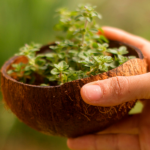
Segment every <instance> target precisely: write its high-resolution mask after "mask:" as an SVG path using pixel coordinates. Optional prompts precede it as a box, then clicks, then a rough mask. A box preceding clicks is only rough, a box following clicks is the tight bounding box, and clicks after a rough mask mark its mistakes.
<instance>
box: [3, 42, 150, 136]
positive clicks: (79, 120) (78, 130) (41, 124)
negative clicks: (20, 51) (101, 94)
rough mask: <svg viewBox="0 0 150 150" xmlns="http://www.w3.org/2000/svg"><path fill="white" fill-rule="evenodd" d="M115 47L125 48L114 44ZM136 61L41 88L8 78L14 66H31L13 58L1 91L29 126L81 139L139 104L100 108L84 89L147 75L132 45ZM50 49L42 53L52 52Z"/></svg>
mask: <svg viewBox="0 0 150 150" xmlns="http://www.w3.org/2000/svg"><path fill="white" fill-rule="evenodd" d="M110 45H111V47H118V46H120V45H125V44H124V43H121V42H116V41H111V43H110ZM126 46H127V48H128V50H129V51H130V53H129V55H132V54H134V55H136V56H137V57H139V58H136V59H132V60H129V61H127V62H126V63H124V64H123V65H121V66H119V67H117V68H115V69H113V70H110V71H108V72H105V73H102V74H98V75H96V76H92V77H89V78H84V79H81V80H75V81H72V82H68V83H65V84H63V85H61V86H47V87H41V86H36V85H29V84H24V83H21V82H18V81H16V80H15V79H13V78H11V77H10V76H9V75H7V70H8V69H10V67H11V64H12V63H14V62H15V63H16V62H27V59H26V58H25V57H23V56H19V57H18V56H17V57H12V58H11V59H9V60H8V61H7V62H6V63H5V64H4V65H3V67H2V69H1V74H2V75H1V87H2V94H3V99H4V102H5V103H6V105H7V107H8V108H10V109H11V111H12V112H13V113H14V114H15V115H16V116H17V117H18V118H19V119H20V120H21V121H22V122H24V123H25V124H27V125H28V126H30V127H32V128H34V129H36V130H38V131H40V132H42V133H45V134H50V135H57V136H65V137H77V136H81V135H85V134H91V133H95V132H98V131H101V130H103V129H105V128H106V127H108V126H110V125H112V124H113V123H115V122H117V121H119V120H120V119H122V118H124V117H125V116H127V115H128V112H129V110H130V109H131V108H132V107H133V106H134V105H135V102H136V100H134V101H130V102H126V103H123V104H121V105H117V106H114V107H96V106H91V105H89V104H86V103H85V102H84V101H83V100H82V98H81V96H80V89H81V87H82V86H83V85H84V84H86V83H89V82H92V81H97V80H104V79H108V78H111V77H115V76H133V75H139V74H144V73H146V72H147V64H146V61H145V60H144V59H143V55H142V53H141V52H140V51H139V50H138V49H136V48H134V47H132V46H129V45H126ZM48 47H49V46H48V45H47V46H44V47H42V48H41V51H45V50H47V49H48Z"/></svg>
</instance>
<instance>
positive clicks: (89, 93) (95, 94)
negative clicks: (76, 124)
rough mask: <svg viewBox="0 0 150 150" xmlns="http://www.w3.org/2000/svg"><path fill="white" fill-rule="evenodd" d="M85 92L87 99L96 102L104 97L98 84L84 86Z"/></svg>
mask: <svg viewBox="0 0 150 150" xmlns="http://www.w3.org/2000/svg"><path fill="white" fill-rule="evenodd" d="M83 93H84V97H85V98H86V100H88V101H90V102H91V103H94V102H96V101H99V100H100V98H101V97H102V90H101V88H100V86H98V85H86V86H84V87H83Z"/></svg>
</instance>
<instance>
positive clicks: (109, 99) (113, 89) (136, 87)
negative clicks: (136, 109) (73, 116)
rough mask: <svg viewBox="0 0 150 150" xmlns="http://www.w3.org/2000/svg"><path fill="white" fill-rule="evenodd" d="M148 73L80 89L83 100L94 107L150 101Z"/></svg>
mask: <svg viewBox="0 0 150 150" xmlns="http://www.w3.org/2000/svg"><path fill="white" fill-rule="evenodd" d="M149 83H150V73H146V74H143V75H137V76H128V77H124V76H123V77H122V76H117V77H112V78H109V79H105V80H99V81H95V82H91V83H88V84H86V85H84V86H83V87H82V88H81V96H82V98H83V100H84V101H85V102H86V103H88V104H91V105H95V106H114V105H118V104H121V103H124V102H127V101H131V100H136V99H150V84H149Z"/></svg>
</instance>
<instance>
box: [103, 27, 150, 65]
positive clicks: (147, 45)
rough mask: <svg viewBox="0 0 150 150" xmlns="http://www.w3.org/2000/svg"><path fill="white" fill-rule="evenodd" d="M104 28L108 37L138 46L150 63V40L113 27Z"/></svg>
mask: <svg viewBox="0 0 150 150" xmlns="http://www.w3.org/2000/svg"><path fill="white" fill-rule="evenodd" d="M103 30H104V34H105V36H106V37H107V38H108V39H112V40H117V41H122V42H125V43H128V44H130V45H133V46H135V47H138V48H139V49H140V50H141V51H142V52H143V55H144V57H145V58H146V59H147V61H148V63H149V64H150V42H149V41H148V40H146V39H144V38H141V37H138V36H135V35H132V34H130V33H127V32H125V31H123V30H120V29H117V28H113V27H103Z"/></svg>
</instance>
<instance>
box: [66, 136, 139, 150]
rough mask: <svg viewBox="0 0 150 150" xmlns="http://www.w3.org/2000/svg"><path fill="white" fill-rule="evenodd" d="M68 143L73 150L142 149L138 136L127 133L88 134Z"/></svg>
mask: <svg viewBox="0 0 150 150" xmlns="http://www.w3.org/2000/svg"><path fill="white" fill-rule="evenodd" d="M67 144H68V147H69V148H70V149H71V150H140V144H139V139H138V136H137V135H125V134H114V135H113V134H112V135H111V134H110V135H88V136H83V137H79V138H76V139H69V140H68V142H67Z"/></svg>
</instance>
